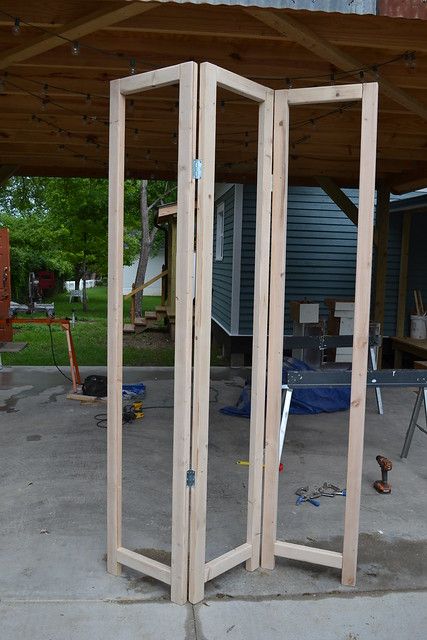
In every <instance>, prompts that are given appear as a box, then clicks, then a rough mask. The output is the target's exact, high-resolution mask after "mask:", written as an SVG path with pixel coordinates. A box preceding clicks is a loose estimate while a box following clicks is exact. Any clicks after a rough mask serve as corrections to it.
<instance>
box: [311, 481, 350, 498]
mask: <svg viewBox="0 0 427 640" xmlns="http://www.w3.org/2000/svg"><path fill="white" fill-rule="evenodd" d="M317 491H318V492H319V494H320V495H321V496H325V497H326V498H334V497H335V496H346V495H347V492H346V490H345V489H340V488H339V487H337V486H336V485H334V484H331V483H330V482H324V483H323V484H322V486H321V487H319V488H318V489H317Z"/></svg>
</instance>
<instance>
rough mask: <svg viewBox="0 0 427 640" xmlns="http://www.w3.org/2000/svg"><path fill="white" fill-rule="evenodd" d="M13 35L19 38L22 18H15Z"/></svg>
mask: <svg viewBox="0 0 427 640" xmlns="http://www.w3.org/2000/svg"><path fill="white" fill-rule="evenodd" d="M12 33H13V35H14V36H19V34H20V33H21V20H20V18H15V22H14V24H13V27H12Z"/></svg>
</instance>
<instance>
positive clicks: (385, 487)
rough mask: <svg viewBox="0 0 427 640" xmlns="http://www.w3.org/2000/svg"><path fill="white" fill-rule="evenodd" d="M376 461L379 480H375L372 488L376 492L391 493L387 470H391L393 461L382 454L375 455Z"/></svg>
mask: <svg viewBox="0 0 427 640" xmlns="http://www.w3.org/2000/svg"><path fill="white" fill-rule="evenodd" d="M376 461H377V462H378V464H379V465H380V469H381V480H375V482H374V489H376V490H377V491H378V493H391V484H389V482H388V472H389V471H391V470H392V468H393V463H392V461H391V460H389V459H388V458H385V457H384V456H377V457H376Z"/></svg>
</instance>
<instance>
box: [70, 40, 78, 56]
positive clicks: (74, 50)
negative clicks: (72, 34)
mask: <svg viewBox="0 0 427 640" xmlns="http://www.w3.org/2000/svg"><path fill="white" fill-rule="evenodd" d="M71 53H72V55H73V56H78V55H79V53H80V42H78V40H76V41H75V42H72V43H71Z"/></svg>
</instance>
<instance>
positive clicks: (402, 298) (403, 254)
mask: <svg viewBox="0 0 427 640" xmlns="http://www.w3.org/2000/svg"><path fill="white" fill-rule="evenodd" d="M411 223H412V213H410V212H407V213H404V214H403V219H402V234H401V247H400V271H399V294H398V303H397V321H396V335H397V336H398V337H399V338H400V337H403V336H404V335H405V320H406V306H407V303H406V298H407V291H408V261H409V246H410V240H411Z"/></svg>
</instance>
